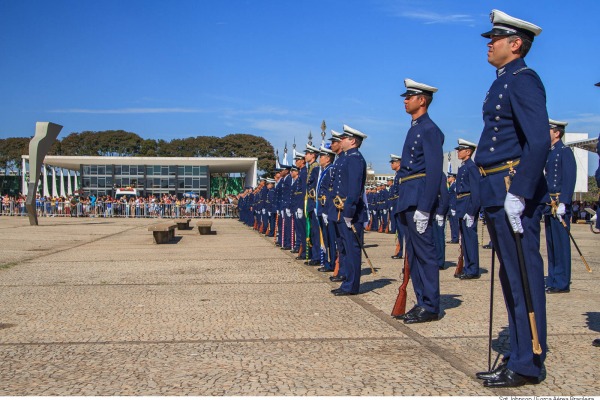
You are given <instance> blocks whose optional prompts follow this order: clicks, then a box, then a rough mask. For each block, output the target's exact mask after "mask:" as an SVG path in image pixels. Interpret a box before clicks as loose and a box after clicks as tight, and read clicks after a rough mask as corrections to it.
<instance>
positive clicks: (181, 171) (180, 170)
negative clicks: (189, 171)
mask: <svg viewBox="0 0 600 400" xmlns="http://www.w3.org/2000/svg"><path fill="white" fill-rule="evenodd" d="M177 175H179V176H183V175H185V167H183V166H181V165H180V166H178V167H177Z"/></svg>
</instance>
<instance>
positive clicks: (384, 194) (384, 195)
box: [379, 183, 390, 233]
mask: <svg viewBox="0 0 600 400" xmlns="http://www.w3.org/2000/svg"><path fill="white" fill-rule="evenodd" d="M389 197H390V191H389V190H388V188H387V186H386V185H385V184H384V183H382V184H381V191H380V192H379V209H380V213H381V223H382V225H383V226H382V228H381V232H383V233H389V232H390V222H389V219H388V217H389V213H388V208H389V205H388V203H389V200H388V199H389Z"/></svg>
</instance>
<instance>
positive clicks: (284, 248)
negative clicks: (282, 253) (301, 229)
mask: <svg viewBox="0 0 600 400" xmlns="http://www.w3.org/2000/svg"><path fill="white" fill-rule="evenodd" d="M289 249H291V247H285V246H284V247H282V248H281V250H289Z"/></svg>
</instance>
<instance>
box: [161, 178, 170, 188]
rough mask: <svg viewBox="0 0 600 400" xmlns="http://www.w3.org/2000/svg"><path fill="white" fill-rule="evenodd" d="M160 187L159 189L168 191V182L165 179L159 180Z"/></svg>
mask: <svg viewBox="0 0 600 400" xmlns="http://www.w3.org/2000/svg"><path fill="white" fill-rule="evenodd" d="M160 187H161V189H168V188H169V180H168V179H165V178H163V179H161V180H160Z"/></svg>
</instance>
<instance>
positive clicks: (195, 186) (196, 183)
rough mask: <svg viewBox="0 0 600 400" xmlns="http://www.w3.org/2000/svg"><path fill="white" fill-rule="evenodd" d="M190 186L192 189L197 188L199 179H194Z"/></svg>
mask: <svg viewBox="0 0 600 400" xmlns="http://www.w3.org/2000/svg"><path fill="white" fill-rule="evenodd" d="M192 187H193V188H194V189H199V188H200V179H194V182H193V184H192Z"/></svg>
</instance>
